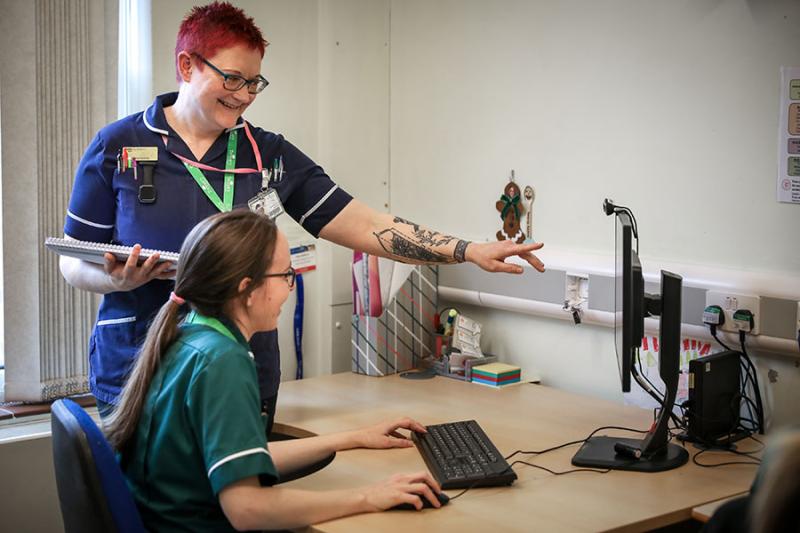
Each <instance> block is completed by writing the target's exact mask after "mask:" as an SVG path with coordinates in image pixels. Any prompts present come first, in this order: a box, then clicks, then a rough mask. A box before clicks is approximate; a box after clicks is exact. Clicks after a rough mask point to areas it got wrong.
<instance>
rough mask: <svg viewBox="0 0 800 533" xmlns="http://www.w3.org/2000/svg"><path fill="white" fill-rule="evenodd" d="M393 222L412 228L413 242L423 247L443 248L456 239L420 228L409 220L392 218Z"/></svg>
mask: <svg viewBox="0 0 800 533" xmlns="http://www.w3.org/2000/svg"><path fill="white" fill-rule="evenodd" d="M394 222H395V223H396V224H405V225H407V226H411V227H412V228H414V238H415V239H414V240H415V241H416V242H417V243H418V244H419V245H420V246H423V247H428V246H444V245H447V244H450V243H451V242H453V241H455V240H456V238H455V237H452V236H450V235H442V234H441V233H439V232H437V231H431V230H427V229H424V228H421V227H420V226H419V224H416V223H414V222H411V221H410V220H405V219H403V218H400V217H394Z"/></svg>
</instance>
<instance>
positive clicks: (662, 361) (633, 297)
mask: <svg viewBox="0 0 800 533" xmlns="http://www.w3.org/2000/svg"><path fill="white" fill-rule="evenodd" d="M603 208H604V210H605V212H606V214H607V215H612V214H613V215H616V217H617V239H616V245H615V246H616V261H617V266H616V272H615V275H616V277H615V322H614V328H615V332H614V333H615V344H616V350H617V357H618V359H619V366H620V372H621V374H620V377H621V378H622V379H621V382H622V390H623V391H624V392H628V391H630V377H631V376H633V377H634V378H635V379H636V381H637V383H639V384H640V385H641V386H642V387H643V388H649V384H648V383H646V382H645V380H644V379H643V378H642V376H641V374H640V373H639V372H638V371H637V368H636V364H635V359H636V354H637V350H638V349H639V346H641V340H642V336H643V334H644V317H645V316H646V315H651V316H660V317H661V319H660V323H659V340H660V343H659V344H660V349H659V374H660V376H661V379H662V381H663V382H664V385H665V387H664V388H665V390H664V393H663V394H662V395H661V397H662V399H661V406H660V412H659V414H658V418H657V419H656V421H655V422H654V423H653V424H652V425H651V427H650V430H649V431H648V432H647V434H646V435H645V436H644V438H643V439H631V438H621V437H609V436H605V435H604V436H598V437H592V438H590V439H587V440H586V442H584V443H583V445H582V446H581V448H580V449H579V450H578V452H577V453H576V454H575V456H574V457H573V458H572V464H574V465H576V466H584V467H595V468H611V469H617V470H635V471H640V472H661V471H663V470H670V469H672V468H677V467H679V466H682V465H684V464H685V463H686V461H688V459H689V453H688V452H687V451H686V450H685V449H684V448H682V447H681V446H678V445H676V444H672V443H670V442H669V440H670V439H669V429H668V423H669V419H670V414H671V412H672V408H673V406H674V404H675V395H676V393H677V390H678V373H679V371H680V335H681V290H682V286H683V280H682V278H681V277H680V276H678V275H676V274H673V273H671V272H667V271H665V270H662V271H661V295H652V294H645V292H644V277H643V275H642V267H641V263H640V262H639V257H638V253H637V251H636V250H634V245H633V238H634V237H635V238H636V240H637V248H638V231H637V229H636V221H635V218H634V217H633V213H632V212H631V210H630V209H628V208H625V207H619V206H615V205H614V204H613V202H611V201H610V200H606V201H605V202H604V204H603Z"/></svg>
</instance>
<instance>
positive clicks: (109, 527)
mask: <svg viewBox="0 0 800 533" xmlns="http://www.w3.org/2000/svg"><path fill="white" fill-rule="evenodd" d="M52 413H53V416H52V432H53V464H54V465H55V471H56V484H57V485H58V500H59V503H60V505H61V516H62V517H63V519H64V529H65V531H66V533H108V532H112V533H113V532H118V533H144V532H145V529H144V525H143V524H142V519H141V517H140V516H139V511H138V510H137V509H136V504H135V503H134V501H133V496H132V495H131V493H130V490H129V489H128V486H127V485H126V483H125V478H124V477H123V475H122V470H120V468H119V465H118V464H117V461H116V458H115V457H114V452H113V451H112V449H111V446H109V444H108V442H107V441H106V439H105V437H104V436H103V433H102V432H101V431H100V429H99V428H98V427H97V425H95V423H94V421H93V420H92V419H91V417H90V416H89V415H88V414H87V413H86V411H84V410H83V409H82V408H81V407H80V406H79V405H78V404H76V403H75V402H73V401H71V400H58V401H56V402H55V403H53V406H52Z"/></svg>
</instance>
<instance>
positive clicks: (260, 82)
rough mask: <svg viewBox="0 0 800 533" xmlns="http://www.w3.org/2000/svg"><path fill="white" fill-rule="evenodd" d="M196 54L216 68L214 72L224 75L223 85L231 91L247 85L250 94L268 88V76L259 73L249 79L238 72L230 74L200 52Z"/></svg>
mask: <svg viewBox="0 0 800 533" xmlns="http://www.w3.org/2000/svg"><path fill="white" fill-rule="evenodd" d="M194 55H196V56H197V57H199V58H200V61H202V62H203V63H205V64H206V65H208V66H209V67H211V68H212V69H213V70H214V72H216V73H217V74H219V75H220V76H222V86H223V87H225V88H226V89H227V90H229V91H238V90H239V89H241V88H242V87H244V86H245V85H247V92H249V93H250V94H258V93H260V92H261V91H263V90H264V89H266V87H267V85H269V82H268V81H267V78H265V77H264V76H262V75H261V74H259V75H258V76H256V77H255V78H253V79H252V80H248V79H245V78H243V77H242V76H239V75H238V74H228V73H226V72H222V71H221V70H220V69H218V68H217V67H216V66H214V65H213V64H212V63H211V61H209V60H207V59H206V58H204V57H203V56H201V55H200V54H194Z"/></svg>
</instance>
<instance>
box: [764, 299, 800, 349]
mask: <svg viewBox="0 0 800 533" xmlns="http://www.w3.org/2000/svg"><path fill="white" fill-rule="evenodd" d="M796 320H797V302H796V301H795V300H784V299H782V298H769V297H765V296H762V297H761V320H760V321H761V335H768V336H770V337H781V338H785V339H794V338H797V322H796Z"/></svg>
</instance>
